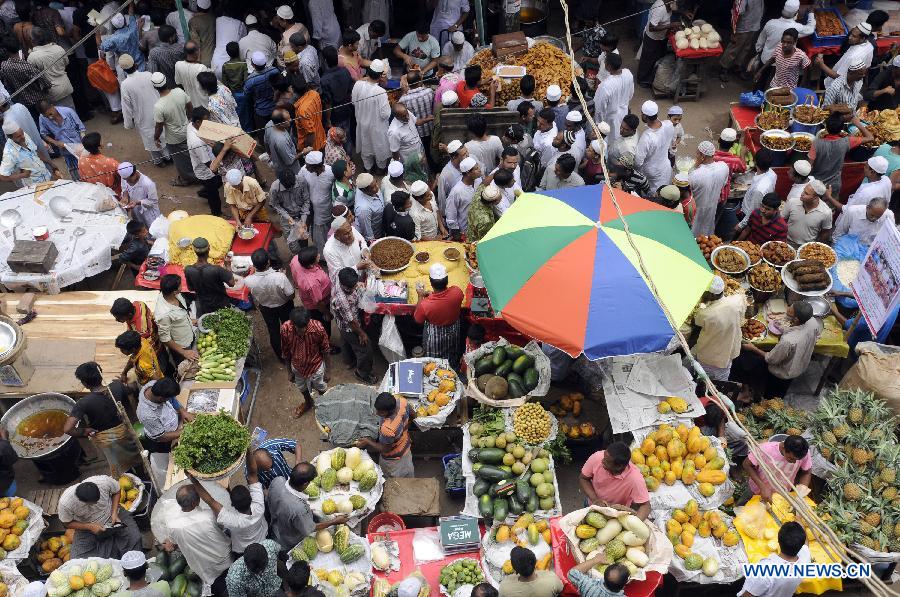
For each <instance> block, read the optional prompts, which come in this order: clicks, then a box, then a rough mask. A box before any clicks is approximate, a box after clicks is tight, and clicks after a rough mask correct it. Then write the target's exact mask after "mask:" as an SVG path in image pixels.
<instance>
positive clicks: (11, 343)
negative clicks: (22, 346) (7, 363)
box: [0, 319, 22, 362]
mask: <svg viewBox="0 0 900 597" xmlns="http://www.w3.org/2000/svg"><path fill="white" fill-rule="evenodd" d="M21 333H22V330H21V329H20V328H19V326H17V325H16V324H14V323H12V322H11V321H6V320H4V319H0V362H2V361H3V360H4V359H6V357H8V356H9V354H10V353H11V352H12V351H13V349H14V348H15V347H16V343H17V342H18V341H19V334H21Z"/></svg>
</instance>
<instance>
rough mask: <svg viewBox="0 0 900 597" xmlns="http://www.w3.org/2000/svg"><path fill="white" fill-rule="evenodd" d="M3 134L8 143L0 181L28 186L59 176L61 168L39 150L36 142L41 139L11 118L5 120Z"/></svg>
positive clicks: (4, 148)
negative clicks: (23, 128)
mask: <svg viewBox="0 0 900 597" xmlns="http://www.w3.org/2000/svg"><path fill="white" fill-rule="evenodd" d="M3 134H4V135H6V145H5V146H4V147H3V161H2V162H0V181H3V182H15V183H16V184H17V185H20V186H25V187H27V186H31V185H36V184H40V183H42V182H49V181H51V180H56V179H58V178H59V176H60V172H59V168H57V167H56V165H55V164H54V163H53V162H52V161H50V159H49V158H45V157H44V156H43V155H42V154H41V153H40V152H38V149H37V145H35V143H37V142H38V141H40V139H31V138H30V137H29V136H28V135H26V134H25V132H24V131H23V130H22V129H21V128H19V125H18V124H16V123H15V122H13V121H12V120H11V119H7V120H5V121H4V122H3ZM41 143H43V141H41Z"/></svg>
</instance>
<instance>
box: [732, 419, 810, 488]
mask: <svg viewBox="0 0 900 597" xmlns="http://www.w3.org/2000/svg"><path fill="white" fill-rule="evenodd" d="M759 449H760V451H762V453H763V454H764V455H765V458H766V462H767V464H769V466H771V467H773V468H775V469H778V470H780V471H781V472H782V473H784V476H785V477H787V478H788V479H790V480H791V481H793V483H794V485H797V487H798V489H799V486H800V485H803V486H805V487H806V489H807V493H809V491H808V490H809V483H810V481H811V480H812V472H811V471H812V458H811V457H810V455H809V444H808V443H807V442H806V440H805V439H804V438H802V437H800V436H799V435H789V436H787V438H786V439H785V440H784V441H782V442H766V443H764V444H760V445H759ZM743 467H744V471H746V472H747V475H748V476H749V477H750V483H749V485H750V491H752V492H753V493H754V494H759V496H760V497H761V498H762V499H763V500H764V501H766V502H769V501H771V500H772V494H773V493H775V492H776V491H777V492H779V493H781V492H787V491H788V486H787V485H786V484H785V483H784V481H782V480H781V479H780V477H779V478H776V479H774V481H775V485H774V487H773V486H772V485H770V484H769V482H768V481H767V480H766V477H765V475H764V473H763V472H762V471H761V470H760V469H759V460H757V457H756V455H755V454H753V453H752V452H751V453H750V454H748V455H747V459H746V460H744V464H743ZM801 491H802V490H801ZM745 501H746V500H745Z"/></svg>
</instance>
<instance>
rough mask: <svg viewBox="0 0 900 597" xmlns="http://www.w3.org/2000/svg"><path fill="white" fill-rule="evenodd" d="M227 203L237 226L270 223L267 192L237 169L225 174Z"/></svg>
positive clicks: (253, 179)
mask: <svg viewBox="0 0 900 597" xmlns="http://www.w3.org/2000/svg"><path fill="white" fill-rule="evenodd" d="M225 203H227V204H228V206H229V207H230V209H231V217H232V218H234V223H235V225H237V226H241V225H244V226H250V225H251V224H253V222H254V221H256V222H268V221H269V215H268V213H267V212H266V192H265V191H263V190H262V187H260V186H259V183H258V182H256V179H255V178H253V177H250V176H245V175H244V173H243V172H241V171H240V170H238V169H237V168H232V169H231V170H229V171H228V172H227V173H226V174H225Z"/></svg>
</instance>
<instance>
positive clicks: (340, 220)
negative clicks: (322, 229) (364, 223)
mask: <svg viewBox="0 0 900 597" xmlns="http://www.w3.org/2000/svg"><path fill="white" fill-rule="evenodd" d="M346 223H347V218H345V217H344V216H338V217H336V218H335V219H333V220H331V231H332V232H337V231H338V230H339V229H340V227H341V226H343V225H344V224H346Z"/></svg>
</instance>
